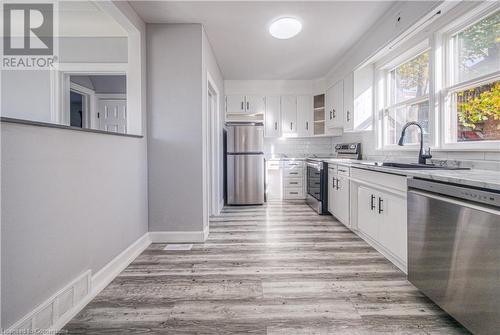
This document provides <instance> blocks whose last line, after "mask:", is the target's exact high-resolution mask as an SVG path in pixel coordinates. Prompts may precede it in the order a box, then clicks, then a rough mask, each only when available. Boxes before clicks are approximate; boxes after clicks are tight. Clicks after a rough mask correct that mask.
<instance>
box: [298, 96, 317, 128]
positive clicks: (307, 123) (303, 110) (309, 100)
mask: <svg viewBox="0 0 500 335" xmlns="http://www.w3.org/2000/svg"><path fill="white" fill-rule="evenodd" d="M313 130H314V122H313V97H312V95H299V96H297V134H298V135H299V136H313V135H314V133H313Z"/></svg>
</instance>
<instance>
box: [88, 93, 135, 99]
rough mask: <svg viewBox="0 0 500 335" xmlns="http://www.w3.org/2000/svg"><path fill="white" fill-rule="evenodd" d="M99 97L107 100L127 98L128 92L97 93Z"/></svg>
mask: <svg viewBox="0 0 500 335" xmlns="http://www.w3.org/2000/svg"><path fill="white" fill-rule="evenodd" d="M95 96H96V98H97V99H105V100H126V99H127V94H122V93H99V94H96V95H95Z"/></svg>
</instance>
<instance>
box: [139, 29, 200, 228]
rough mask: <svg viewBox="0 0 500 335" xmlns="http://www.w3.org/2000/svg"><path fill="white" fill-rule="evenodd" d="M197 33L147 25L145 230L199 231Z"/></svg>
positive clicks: (198, 45) (198, 58) (198, 44)
mask: <svg viewBox="0 0 500 335" xmlns="http://www.w3.org/2000/svg"><path fill="white" fill-rule="evenodd" d="M201 49H202V28H201V25H199V24H148V25H147V51H148V111H149V118H148V122H149V129H148V132H149V136H148V141H149V142H148V152H149V155H148V157H149V161H148V169H149V229H150V231H202V230H203V213H204V212H203V206H204V204H203V168H204V167H203V144H202V143H203V132H202V126H203V123H202V122H203V120H202V110H203V106H202V51H201Z"/></svg>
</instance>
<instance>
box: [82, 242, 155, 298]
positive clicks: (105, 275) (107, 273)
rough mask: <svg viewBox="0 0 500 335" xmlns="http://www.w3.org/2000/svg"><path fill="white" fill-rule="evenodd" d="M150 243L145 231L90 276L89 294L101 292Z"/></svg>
mask: <svg viewBox="0 0 500 335" xmlns="http://www.w3.org/2000/svg"><path fill="white" fill-rule="evenodd" d="M150 244H151V238H150V236H149V233H145V234H144V235H142V236H141V237H140V238H139V239H137V240H136V241H135V242H134V243H133V244H132V245H131V246H129V247H128V248H127V249H125V250H123V251H122V252H121V253H120V254H119V255H118V256H116V257H115V258H113V260H112V261H111V262H109V263H108V264H106V265H105V266H104V267H103V268H102V269H100V270H99V271H97V272H96V274H94V275H93V276H92V290H91V294H93V295H94V296H95V295H97V294H98V293H99V292H101V291H102V290H103V289H104V288H105V287H106V286H107V285H108V284H109V283H111V281H112V280H113V279H114V278H116V276H118V275H119V274H120V272H122V271H123V270H124V269H125V268H126V267H127V266H128V265H129V264H130V263H132V261H133V260H134V259H136V258H137V257H138V256H139V255H140V254H141V253H142V252H143V251H144V250H146V248H147V247H148V246H149V245H150Z"/></svg>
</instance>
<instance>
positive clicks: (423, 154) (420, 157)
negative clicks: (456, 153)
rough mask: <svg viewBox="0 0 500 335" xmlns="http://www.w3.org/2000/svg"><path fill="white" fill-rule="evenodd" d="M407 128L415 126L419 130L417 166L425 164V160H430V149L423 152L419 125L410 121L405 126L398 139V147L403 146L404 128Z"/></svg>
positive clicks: (422, 131)
mask: <svg viewBox="0 0 500 335" xmlns="http://www.w3.org/2000/svg"><path fill="white" fill-rule="evenodd" d="M409 126H417V127H418V128H419V129H420V151H419V152H418V164H426V159H429V158H432V155H431V148H427V150H426V151H424V130H423V129H422V126H421V125H420V123H418V122H415V121H411V122H408V123H407V124H405V125H404V126H403V129H402V130H401V137H400V138H399V142H398V145H400V146H403V145H404V137H405V132H406V128H408V127H409Z"/></svg>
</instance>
